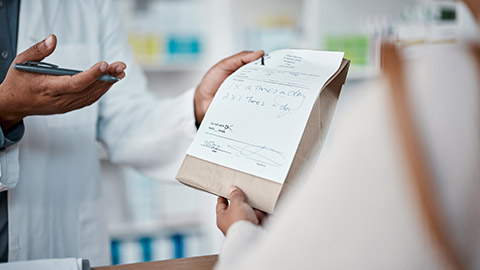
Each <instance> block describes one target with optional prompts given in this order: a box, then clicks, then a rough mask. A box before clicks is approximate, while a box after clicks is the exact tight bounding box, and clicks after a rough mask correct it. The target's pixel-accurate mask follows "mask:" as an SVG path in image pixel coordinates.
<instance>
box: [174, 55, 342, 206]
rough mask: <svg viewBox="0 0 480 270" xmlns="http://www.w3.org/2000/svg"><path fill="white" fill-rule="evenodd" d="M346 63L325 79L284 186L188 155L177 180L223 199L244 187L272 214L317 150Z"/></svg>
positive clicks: (248, 196) (249, 197)
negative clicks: (235, 189) (233, 187)
mask: <svg viewBox="0 0 480 270" xmlns="http://www.w3.org/2000/svg"><path fill="white" fill-rule="evenodd" d="M349 66H350V61H349V60H347V59H343V61H342V64H341V65H340V68H339V69H338V71H337V72H336V73H335V74H334V75H333V76H332V77H331V78H330V79H329V80H328V81H327V83H326V84H325V85H324V87H323V89H322V91H321V92H320V95H319V96H318V97H317V99H316V101H315V105H314V106H313V109H312V111H311V113H310V116H309V119H308V122H307V125H306V127H305V130H304V132H303V135H302V139H301V141H300V144H299V146H298V149H297V152H296V154H295V157H294V159H293V162H292V165H291V167H290V170H289V172H288V175H287V178H286V180H285V182H284V183H283V185H282V184H280V183H276V182H273V181H270V180H267V179H264V178H261V177H258V176H254V175H251V174H247V173H244V172H241V171H237V170H234V169H231V168H227V167H225V166H221V165H218V164H215V163H212V162H209V161H205V160H203V159H199V158H196V157H193V156H190V155H186V157H185V160H184V161H183V164H182V166H181V168H180V170H179V171H178V174H177V177H176V179H177V180H178V181H180V182H181V183H183V184H185V185H187V186H190V187H193V188H196V189H200V190H203V191H207V192H209V193H212V194H215V195H218V196H222V197H225V198H228V195H229V194H228V187H229V186H231V185H235V186H237V187H239V188H241V189H242V190H243V192H244V193H245V196H246V200H247V202H248V203H249V204H250V205H251V206H252V207H254V208H257V209H260V210H262V211H265V212H267V213H272V212H273V211H274V209H275V205H276V204H277V201H278V199H279V197H280V194H281V193H282V194H283V193H285V192H287V191H288V189H289V188H290V187H291V186H293V185H295V184H296V183H297V182H298V181H301V179H299V175H301V174H300V172H301V171H302V170H303V168H304V166H305V164H306V162H307V161H308V160H309V159H310V158H312V157H314V156H315V155H317V154H318V152H319V151H320V149H321V147H322V145H323V142H324V140H325V137H326V135H327V132H328V128H329V126H330V122H331V120H332V117H333V114H334V111H335V107H336V105H337V101H338V97H339V95H340V91H341V89H342V86H343V84H344V83H345V79H346V76H347V73H348V68H349Z"/></svg>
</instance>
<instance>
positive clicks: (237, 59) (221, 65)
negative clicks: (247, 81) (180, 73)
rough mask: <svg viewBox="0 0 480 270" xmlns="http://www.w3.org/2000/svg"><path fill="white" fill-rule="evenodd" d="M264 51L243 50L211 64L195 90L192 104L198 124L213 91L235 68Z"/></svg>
mask: <svg viewBox="0 0 480 270" xmlns="http://www.w3.org/2000/svg"><path fill="white" fill-rule="evenodd" d="M264 54H265V53H264V52H263V51H254V52H251V51H244V52H241V53H238V54H235V55H233V56H230V57H229V58H225V59H223V60H222V61H220V62H218V63H217V64H216V65H215V66H213V67H212V68H211V69H210V70H209V71H208V72H207V73H206V74H205V76H204V77H203V79H202V81H201V82H200V84H199V85H198V87H197V89H196V91H195V97H194V106H195V120H196V121H197V124H200V123H201V122H202V120H203V117H204V116H205V113H206V112H207V109H208V106H210V103H211V102H212V99H213V97H214V96H215V93H217V90H218V88H219V87H220V85H221V84H222V83H223V81H224V80H225V79H226V78H227V77H228V76H230V75H231V74H232V73H233V72H235V71H236V70H237V69H239V68H240V67H242V66H243V65H245V64H248V63H250V62H252V61H255V60H257V59H258V58H260V57H262V56H263V55H264Z"/></svg>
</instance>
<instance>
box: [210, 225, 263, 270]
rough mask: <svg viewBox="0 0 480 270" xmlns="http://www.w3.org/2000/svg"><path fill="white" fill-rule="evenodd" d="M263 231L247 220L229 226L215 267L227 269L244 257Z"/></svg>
mask: <svg viewBox="0 0 480 270" xmlns="http://www.w3.org/2000/svg"><path fill="white" fill-rule="evenodd" d="M263 233H264V230H263V228H262V227H260V226H258V225H254V224H252V223H251V222H249V221H245V220H240V221H237V222H235V223H234V224H232V225H231V226H230V228H229V229H228V231H227V237H226V238H225V242H224V243H223V247H222V252H221V253H220V257H219V260H218V263H217V265H216V268H215V269H229V268H231V266H232V265H235V264H237V262H238V260H240V259H244V258H245V257H246V256H247V255H246V253H248V250H251V249H252V248H253V247H254V246H255V242H256V240H257V239H258V238H260V237H261V236H262V235H263Z"/></svg>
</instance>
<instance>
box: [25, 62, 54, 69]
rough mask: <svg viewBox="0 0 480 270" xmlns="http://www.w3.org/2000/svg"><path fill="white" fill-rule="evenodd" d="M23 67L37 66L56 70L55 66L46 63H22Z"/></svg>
mask: <svg viewBox="0 0 480 270" xmlns="http://www.w3.org/2000/svg"><path fill="white" fill-rule="evenodd" d="M23 64H24V65H27V66H37V67H42V66H43V67H48V68H58V66H57V65H54V64H50V63H46V62H35V61H26V62H25V63H23Z"/></svg>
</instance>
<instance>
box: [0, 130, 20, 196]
mask: <svg viewBox="0 0 480 270" xmlns="http://www.w3.org/2000/svg"><path fill="white" fill-rule="evenodd" d="M24 134H25V126H24V124H23V121H21V122H20V123H18V124H16V125H15V126H13V127H12V128H11V129H10V130H9V131H8V132H4V131H3V130H2V129H0V192H1V191H5V190H9V189H13V188H15V186H16V185H17V182H18V174H19V163H18V145H16V144H17V143H18V142H19V141H20V140H21V139H22V137H23V135H24Z"/></svg>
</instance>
